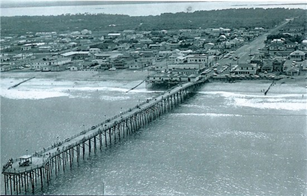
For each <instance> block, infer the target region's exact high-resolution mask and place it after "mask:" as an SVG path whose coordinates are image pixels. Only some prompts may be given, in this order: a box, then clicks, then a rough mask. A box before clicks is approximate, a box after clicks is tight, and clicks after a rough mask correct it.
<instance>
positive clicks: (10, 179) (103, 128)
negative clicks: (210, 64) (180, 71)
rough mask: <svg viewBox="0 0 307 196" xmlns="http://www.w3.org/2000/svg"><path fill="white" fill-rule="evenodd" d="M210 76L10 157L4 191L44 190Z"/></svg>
mask: <svg viewBox="0 0 307 196" xmlns="http://www.w3.org/2000/svg"><path fill="white" fill-rule="evenodd" d="M207 79H208V78H203V79H201V80H199V81H197V82H188V83H185V84H180V85H177V86H175V87H174V88H172V89H170V90H168V91H167V92H164V93H163V94H161V95H159V96H157V97H155V98H153V99H150V100H149V99H148V100H146V101H144V102H143V103H141V104H139V105H137V106H136V107H134V108H132V109H129V110H127V111H125V112H123V113H120V114H118V115H116V116H114V117H113V118H111V119H108V120H106V121H104V122H102V123H100V124H98V125H95V126H92V127H91V128H90V129H87V130H84V131H82V132H80V133H79V134H77V135H75V136H72V137H71V138H68V139H66V140H65V141H62V142H57V143H55V144H54V145H52V146H50V147H49V148H47V149H43V150H41V151H40V152H37V153H35V154H32V155H24V156H22V157H20V158H19V159H15V160H13V159H11V160H9V161H8V162H7V163H6V164H5V165H4V166H3V168H2V174H3V176H4V190H5V195H8V194H11V195H18V194H25V193H32V194H34V193H35V191H36V190H39V189H41V190H43V188H44V186H48V185H49V183H50V181H51V180H52V178H53V177H55V176H58V175H59V174H63V173H65V170H66V169H69V168H72V167H74V165H76V164H77V165H79V164H80V162H81V161H82V160H84V158H85V156H90V154H91V153H93V152H94V153H96V151H97V150H98V148H99V150H103V149H106V148H108V147H111V146H112V145H114V144H115V143H117V142H120V141H121V140H122V139H124V138H126V137H128V136H129V135H131V134H133V133H134V132H136V131H137V130H139V129H140V128H142V127H145V126H147V125H148V124H149V123H150V122H152V121H154V120H155V119H157V118H158V117H160V116H161V115H163V114H165V113H167V112H169V111H171V110H172V109H173V108H175V107H176V106H177V105H179V104H180V103H182V102H183V101H184V100H186V99H187V98H188V97H190V95H191V94H192V93H193V92H195V91H197V89H198V87H200V86H201V84H202V83H204V82H205V81H207Z"/></svg>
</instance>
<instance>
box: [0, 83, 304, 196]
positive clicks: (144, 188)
mask: <svg viewBox="0 0 307 196" xmlns="http://www.w3.org/2000/svg"><path fill="white" fill-rule="evenodd" d="M268 84H269V83H268ZM117 85H121V84H117ZM212 85H213V84H206V85H204V86H203V87H202V89H201V90H200V91H199V92H198V93H197V94H196V95H195V96H193V97H192V98H190V99H188V100H186V101H185V103H183V104H182V105H180V106H179V107H178V108H176V109H175V110H173V111H172V112H170V113H168V114H166V115H164V116H162V117H161V118H160V119H158V120H156V121H154V122H153V123H151V124H150V126H148V127H146V128H143V129H141V130H140V131H139V132H138V133H136V134H135V135H133V136H131V137H130V138H128V139H126V140H125V141H122V142H120V143H118V144H117V145H115V146H113V147H112V148H109V149H107V150H103V151H102V152H100V151H98V152H97V153H96V155H92V156H90V157H87V158H86V160H85V161H84V162H82V163H81V165H80V166H79V167H78V166H76V165H75V166H74V167H73V169H72V170H70V171H68V172H67V173H65V175H60V176H59V177H57V178H54V179H53V180H52V183H51V185H50V186H49V187H47V188H45V189H44V191H43V192H37V194H52V195H54V194H83V195H101V194H103V193H105V194H109V195H112V194H116V195H301V194H303V193H305V194H306V187H307V184H306V179H307V169H306V168H307V166H306V161H307V155H306V149H307V148H306V147H307V142H306V141H307V140H306V137H307V133H306V132H307V129H306V112H307V109H306V100H305V99H303V98H302V97H301V95H297V94H296V93H292V94H280V95H279V94H277V95H272V96H267V97H265V96H263V95H261V94H260V93H258V92H257V93H255V92H232V91H231V90H229V91H227V90H223V91H212ZM224 85H225V84H224V83H220V84H214V88H218V87H223V86H224ZM227 85H229V87H230V88H231V87H233V86H234V85H237V84H227ZM244 85H245V86H244ZM246 85H250V84H243V85H241V87H242V86H243V89H244V88H245V89H246V87H247V86H246ZM140 88H143V89H142V90H141V91H139V92H132V93H128V94H125V93H121V92H113V91H104V92H102V91H97V92H78V93H76V92H74V93H72V94H74V95H75V96H74V97H73V98H69V97H57V98H47V99H39V100H29V99H7V98H3V97H2V98H1V158H2V160H1V163H2V164H3V163H4V162H5V161H6V160H7V159H8V158H10V156H12V157H17V156H19V155H22V154H25V150H26V149H27V150H28V151H29V152H34V151H35V150H38V149H40V148H42V147H46V146H48V145H49V144H52V142H54V141H55V140H56V138H57V137H59V138H61V139H65V138H66V137H69V136H70V135H73V134H75V133H77V132H80V131H81V130H82V128H83V125H84V124H85V126H86V127H90V125H91V124H96V123H98V122H101V121H102V120H103V119H104V118H105V115H106V116H112V115H115V114H117V113H119V112H120V111H121V110H124V109H123V108H129V107H132V106H134V105H135V104H137V103H138V102H139V100H145V99H146V98H149V97H153V96H155V95H156V94H158V92H151V91H147V90H145V89H144V87H140ZM78 94H79V95H80V94H82V96H77V95H78ZM85 94H86V96H84V95H85ZM102 95H103V97H106V96H108V97H109V99H103V100H102V99H101V96H102ZM304 106H305V107H304ZM2 181H3V180H2ZM2 187H3V186H2ZM2 190H3V189H2Z"/></svg>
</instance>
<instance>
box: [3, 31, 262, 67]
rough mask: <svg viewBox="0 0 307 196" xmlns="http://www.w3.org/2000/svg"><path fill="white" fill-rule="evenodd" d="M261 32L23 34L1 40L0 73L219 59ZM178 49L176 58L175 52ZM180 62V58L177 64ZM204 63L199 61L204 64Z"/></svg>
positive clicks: (158, 64)
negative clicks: (196, 56) (202, 56)
mask: <svg viewBox="0 0 307 196" xmlns="http://www.w3.org/2000/svg"><path fill="white" fill-rule="evenodd" d="M263 31H264V29H262V28H255V29H253V30H247V29H244V28H242V29H228V28H216V29H215V28H208V29H182V30H179V31H178V30H176V31H175V30H155V31H136V30H124V31H122V32H94V33H93V32H92V31H91V30H87V29H84V30H82V31H74V32H67V33H57V32H36V33H33V32H28V33H27V34H26V35H21V36H17V35H13V36H4V37H2V38H1V40H0V43H1V47H0V51H1V56H0V60H1V62H0V65H1V71H10V70H18V71H21V70H23V71H63V70H72V71H75V70H107V69H111V70H115V69H144V68H146V67H150V66H152V65H157V66H161V63H159V62H163V61H170V62H176V63H177V62H178V61H182V62H184V61H186V59H187V58H188V59H190V57H186V56H184V55H182V54H187V53H188V54H189V55H191V54H206V55H207V57H206V58H205V59H206V60H207V61H208V58H209V57H208V56H219V55H220V54H222V53H224V52H225V51H227V50H232V49H234V48H236V47H238V46H241V45H242V44H243V43H244V42H246V41H249V40H251V39H253V38H254V37H257V36H258V35H259V34H260V33H261V32H263ZM178 50H179V51H183V53H182V54H179V53H178ZM180 59H181V60H180ZM204 61H205V60H204Z"/></svg>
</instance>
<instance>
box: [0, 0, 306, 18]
mask: <svg viewBox="0 0 307 196" xmlns="http://www.w3.org/2000/svg"><path fill="white" fill-rule="evenodd" d="M291 3H292V4H291ZM295 3H306V2H304V1H300V0H297V1H291V2H267V1H263V2H261V1H259V2H255V1H254V2H252V1H245V2H244V1H243V2H242V1H221V2H218V1H217V2H209V1H208V2H176V3H169V2H163V3H161V2H160V3H150V4H147V3H145V4H142V3H139V4H136V3H134V4H116V5H83V6H46V7H1V9H0V10H1V11H0V13H1V16H23V15H26V16H43V15H44V16H50V15H62V14H80V13H82V14H84V13H89V14H100V13H104V14H125V15H129V16H149V15H154V16H155V15H160V14H162V13H177V12H194V11H199V10H221V9H230V8H280V7H286V8H301V9H306V4H295Z"/></svg>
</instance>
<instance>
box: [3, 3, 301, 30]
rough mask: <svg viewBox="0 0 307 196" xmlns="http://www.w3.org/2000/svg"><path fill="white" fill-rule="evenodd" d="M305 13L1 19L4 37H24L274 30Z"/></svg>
mask: <svg viewBox="0 0 307 196" xmlns="http://www.w3.org/2000/svg"><path fill="white" fill-rule="evenodd" d="M305 12H306V11H305V10H302V9H285V8H272V9H262V8H256V9H253V8H250V9H226V10H212V11H196V12H193V13H184V12H181V13H175V14H172V13H165V14H161V15H159V16H137V17H135V16H134V17H131V16H127V15H108V14H75V15H70V14H66V15H59V16H15V17H1V35H2V36H5V35H10V34H17V35H24V34H26V32H34V33H35V32H42V31H43V32H46V31H56V32H67V31H77V30H79V31H80V30H82V29H89V30H92V31H114V32H116V31H122V30H125V29H135V30H162V29H165V30H169V29H186V28H192V29H198V28H203V29H204V28H208V27H212V28H216V27H227V28H241V27H244V28H254V27H264V28H271V27H273V26H274V25H277V24H279V23H280V22H281V21H283V20H284V19H285V18H293V17H300V16H305V14H306V13H305Z"/></svg>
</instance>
